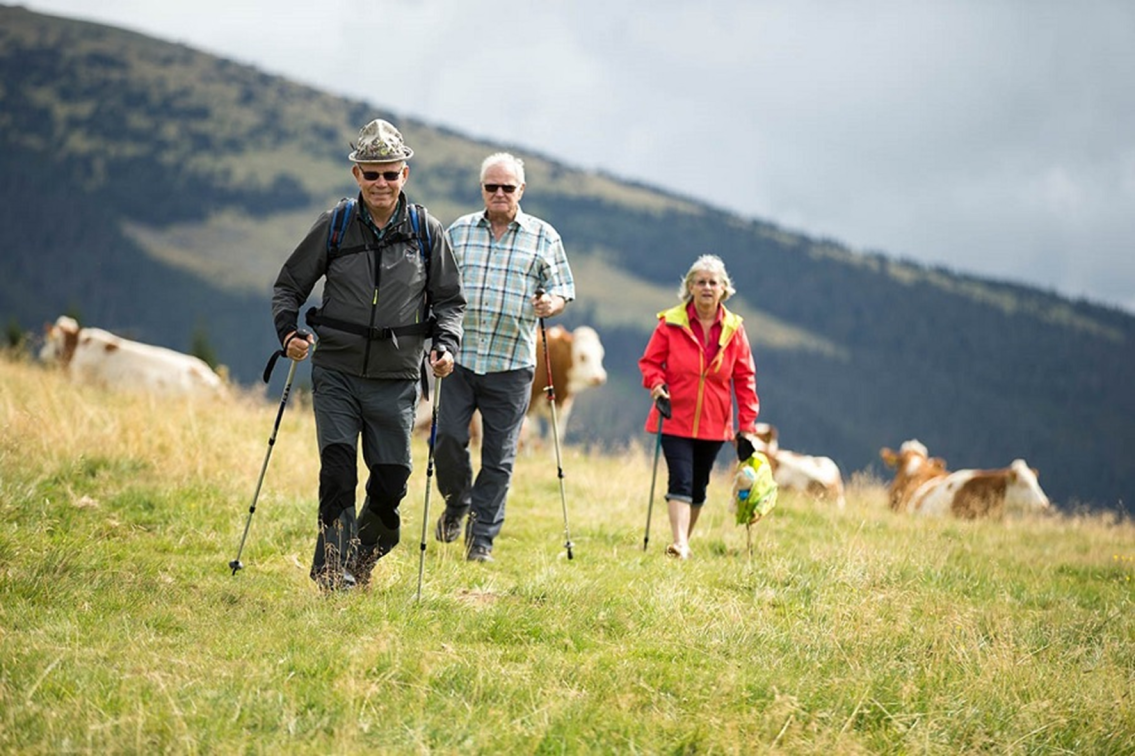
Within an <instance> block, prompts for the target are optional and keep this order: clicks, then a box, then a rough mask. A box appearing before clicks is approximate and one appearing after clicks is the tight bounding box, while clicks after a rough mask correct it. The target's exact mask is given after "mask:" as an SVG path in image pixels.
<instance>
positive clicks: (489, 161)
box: [481, 152, 524, 184]
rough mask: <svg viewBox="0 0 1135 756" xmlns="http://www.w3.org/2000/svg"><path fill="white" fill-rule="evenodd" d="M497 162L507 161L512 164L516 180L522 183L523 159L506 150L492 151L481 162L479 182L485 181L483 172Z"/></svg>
mask: <svg viewBox="0 0 1135 756" xmlns="http://www.w3.org/2000/svg"><path fill="white" fill-rule="evenodd" d="M498 163H507V164H509V165H511V166H512V169H513V172H514V173H515V174H516V180H517V181H519V182H520V183H522V184H523V183H524V161H523V160H521V159H520V158H518V157H517V156H516V155H513V154H511V153H508V152H494V153H493V154H492V155H489V156H488V157H487V158H485V159H484V161H482V162H481V183H482V184H483V183H485V174H486V173H488V172H489V169H490V168H492V167H493V166H494V165H497V164H498Z"/></svg>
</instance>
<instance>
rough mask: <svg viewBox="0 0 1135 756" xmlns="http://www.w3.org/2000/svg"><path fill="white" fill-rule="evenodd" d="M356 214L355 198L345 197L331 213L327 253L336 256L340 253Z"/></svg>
mask: <svg viewBox="0 0 1135 756" xmlns="http://www.w3.org/2000/svg"><path fill="white" fill-rule="evenodd" d="M354 212H355V200H354V198H353V197H344V198H343V199H341V200H339V203H338V204H337V205H335V209H334V210H332V211H331V227H330V228H329V229H328V231H327V251H328V252H330V253H332V254H334V253H336V252H338V251H339V245H340V244H341V243H342V241H343V236H344V234H346V233H347V228H348V226H350V224H351V216H352V215H354Z"/></svg>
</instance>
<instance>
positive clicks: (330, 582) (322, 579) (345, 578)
mask: <svg viewBox="0 0 1135 756" xmlns="http://www.w3.org/2000/svg"><path fill="white" fill-rule="evenodd" d="M315 583H316V585H318V586H319V590H321V591H322V592H324V593H333V592H334V591H349V590H351V589H352V588H354V587H355V586H356V585H357V584H358V581H357V580H356V579H355V576H354V575H353V574H351V571H350V570H343V571H342V572H339V571H338V570H331V569H327V570H323V571H322V572H320V573H319V574H318V575H316V576H315Z"/></svg>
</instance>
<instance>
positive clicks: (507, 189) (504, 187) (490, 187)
mask: <svg viewBox="0 0 1135 756" xmlns="http://www.w3.org/2000/svg"><path fill="white" fill-rule="evenodd" d="M497 189H500V190H501V191H503V192H504V193H505V194H512V193H513V192H515V191H516V185H515V184H485V191H486V192H488V193H489V194H496V193H497Z"/></svg>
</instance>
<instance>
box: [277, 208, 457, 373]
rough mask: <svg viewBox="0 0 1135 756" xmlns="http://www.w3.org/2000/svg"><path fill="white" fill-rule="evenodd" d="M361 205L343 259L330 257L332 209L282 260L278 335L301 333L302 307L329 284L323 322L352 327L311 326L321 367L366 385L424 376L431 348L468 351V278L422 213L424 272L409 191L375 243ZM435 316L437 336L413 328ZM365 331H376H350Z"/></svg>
mask: <svg viewBox="0 0 1135 756" xmlns="http://www.w3.org/2000/svg"><path fill="white" fill-rule="evenodd" d="M356 202H357V203H359V205H356V207H355V210H354V212H352V213H351V219H350V224H349V225H348V227H347V229H346V231H345V232H344V234H343V239H342V241H341V242H340V244H339V250H340V253H339V254H329V250H328V246H329V245H328V237H329V232H330V228H331V216H332V213H333V209H332V210H327V211H326V212H324V213H323V214H321V215H320V216H319V219H318V220H316V221H315V225H313V226H312V227H311V230H310V231H308V232H307V236H305V237H304V239H303V241H301V242H300V243H299V246H297V247H296V249H295V251H294V252H292V255H291V257H289V258H288V261H287V262H285V263H284V267H283V268H282V269H281V270H280V275H279V276H278V277H277V278H276V283H275V286H274V287H273V292H272V317H273V320H274V322H275V326H276V333H277V335H278V336H279V338H280V341H281V343H282V342H283V340H284V337H285V336H287V335H288V333H290V332H291V331H293V330H295V329H296V328H297V327H298V323H299V311H300V308H301V307H302V306H303V304H304V302H306V301H307V298H308V295H310V294H311V291H312V289H313V288H314V287H315V285H316V283H318V282H319V280H320V279H321V278H322V279H324V283H323V301H322V303H321V304H320V306H319V307H318V308H317V310H316V313H317V316H318V317H323V318H327V319H331V320H333V321H336V322H338V323H340V324H342V323H348V324H351V325H353V326H354V329H345V328H338V327H334V325H331V324H327V323H324V324H322V325H319V326H313V329H312V330H314V331H315V334H316V335H317V336H318V338H319V344H318V348H317V349H316V350H315V355H314V357H313V358H312V361H313V362H314V364H316V365H319V366H320V367H326V368H330V369H332V370H339V371H342V372H344V373H348V374H350V375H356V376H361V377H363V378H392V379H417V378H418V377H419V375H420V370H421V366H422V356H423V353H424V351H425V350H426V349H428V348H429V347H430V345H431V343H432V344H438V345H445V347H446V348H447V349H449V350H450V352H451V353H452V354H456V353H457V350H458V347H459V346H460V345H461V335H462V329H461V321H462V318H463V317H464V315H465V295H464V293H463V291H462V287H461V272H460V271H459V270H458V268H457V262H456V261H455V260H454V257H453V250H452V249H451V248H450V246H449V238H448V237H447V236H446V233H445V229H444V228H442V225H441V223H439V222H438V221H437V220H436V219H435V218H434V217H433V216H431V215H428V214H426V213H424V212H423V213H420V214H419V215H420V218H421V220H422V221H425V222H426V223H428V224H429V225H428V228H429V238H430V242H431V246H430V249H429V255H430V258H429V262H428V265H427V262H426V260H424V259H423V256H422V254H421V249H420V247H419V245H418V239H417V237H416V236H415V235H414V231H413V227H412V225H411V222H410V213H409V210H408V207H407V199H406V195H405V194H402V195H401V197H400V200H399V204H398V210H397V211H396V216H395V217H394V218H392V219H391V223H390V225H388V226H387V228H386V233H385V234H384V236H383V238H382V240H381V241H378V242H376V241H375V234H374V232H373V231H372V230H371V228H370V227H369V226H368V225H367V224H366V222H365V221H364V220H363V219H362V217H361V213H360V205H361V203H362V197H361V196H360V197H358V198H357V199H356ZM427 273H428V276H427ZM431 310H432V316H433V318H434V319H435V320H436V323H435V325H434V327H433V329H432V335H430V334H426V333H424V331H425V328H424V327H420V326H419V327H415V324H422V323H425V322H426V321H427V319H428V318H429V316H430V314H431V313H430V311H431ZM360 328H362V329H370V334H369V335H364V334H360V333H358V332H352V331H357V330H358V329H360ZM391 329H395V332H394V333H393V334H391ZM399 330H401V331H403V332H401V333H400V332H398V331H399ZM415 331H418V332H415ZM428 339H429V340H432V341H428Z"/></svg>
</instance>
